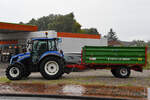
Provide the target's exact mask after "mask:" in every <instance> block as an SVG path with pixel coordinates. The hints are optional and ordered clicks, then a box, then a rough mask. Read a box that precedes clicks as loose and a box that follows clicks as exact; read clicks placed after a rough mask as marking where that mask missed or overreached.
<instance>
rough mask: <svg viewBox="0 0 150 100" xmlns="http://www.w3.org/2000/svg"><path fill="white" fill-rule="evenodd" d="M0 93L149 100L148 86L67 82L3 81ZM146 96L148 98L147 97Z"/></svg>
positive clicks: (149, 91)
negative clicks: (53, 83)
mask: <svg viewBox="0 0 150 100" xmlns="http://www.w3.org/2000/svg"><path fill="white" fill-rule="evenodd" d="M0 93H1V94H3V93H10V94H11V93H13V94H14V93H16V94H47V95H72V96H90V97H93V96H94V97H95V96H96V97H113V98H131V99H133V98H134V99H133V100H135V99H136V100H150V88H148V89H147V88H143V87H127V86H126V87H125V86H120V87H117V86H101V85H67V84H55V85H50V84H34V83H5V84H4V83H3V84H0ZM147 98H148V99H147Z"/></svg>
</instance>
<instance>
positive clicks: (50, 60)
mask: <svg viewBox="0 0 150 100" xmlns="http://www.w3.org/2000/svg"><path fill="white" fill-rule="evenodd" d="M58 43H59V38H47V37H46V38H35V39H32V40H31V41H30V42H29V43H28V44H29V45H30V49H29V52H25V53H22V54H18V55H15V56H13V57H12V58H11V60H10V65H9V66H8V67H7V69H6V76H7V78H8V79H9V80H21V79H22V78H27V77H28V76H29V75H30V74H31V72H40V73H41V75H42V76H43V77H44V78H45V79H48V80H50V79H58V78H59V77H61V76H62V75H63V74H64V73H65V70H64V66H65V60H64V55H63V52H62V50H59V48H58Z"/></svg>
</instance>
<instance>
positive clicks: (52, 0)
mask: <svg viewBox="0 0 150 100" xmlns="http://www.w3.org/2000/svg"><path fill="white" fill-rule="evenodd" d="M70 12H73V13H74V14H75V18H76V20H77V21H78V22H79V23H80V24H81V25H82V27H83V28H85V27H87V28H90V27H95V28H97V29H98V31H99V33H101V34H102V35H105V34H107V33H108V31H109V29H110V28H113V29H114V31H115V32H116V33H117V35H118V37H119V38H120V39H121V40H129V41H131V40H137V39H140V40H150V0H0V21H1V22H10V23H18V22H20V21H23V22H28V21H29V20H30V19H31V18H39V17H42V16H47V15H49V14H63V15H64V14H68V13H70Z"/></svg>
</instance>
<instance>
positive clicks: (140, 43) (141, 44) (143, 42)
mask: <svg viewBox="0 0 150 100" xmlns="http://www.w3.org/2000/svg"><path fill="white" fill-rule="evenodd" d="M132 42H133V44H134V46H145V45H146V43H145V41H143V40H133V41H132Z"/></svg>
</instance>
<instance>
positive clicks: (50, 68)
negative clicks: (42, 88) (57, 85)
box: [40, 57, 64, 80]
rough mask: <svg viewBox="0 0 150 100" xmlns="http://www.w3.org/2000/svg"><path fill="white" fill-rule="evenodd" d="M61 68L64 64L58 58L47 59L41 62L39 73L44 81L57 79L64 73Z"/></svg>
mask: <svg viewBox="0 0 150 100" xmlns="http://www.w3.org/2000/svg"><path fill="white" fill-rule="evenodd" d="M63 67H64V64H63V62H62V60H60V59H59V58H57V57H47V58H45V59H44V60H43V61H42V62H41V65H40V73H41V75H42V76H43V77H44V78H45V79H48V80H50V79H51V80H52V79H58V78H60V77H61V76H62V74H63V72H64V71H63Z"/></svg>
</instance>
